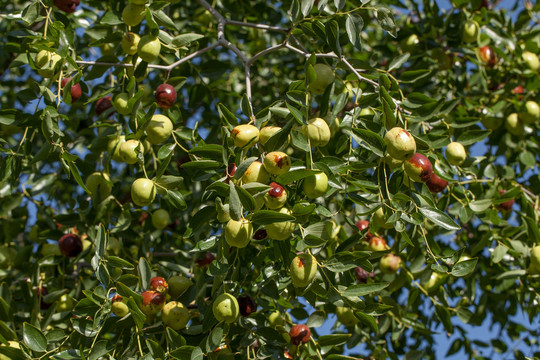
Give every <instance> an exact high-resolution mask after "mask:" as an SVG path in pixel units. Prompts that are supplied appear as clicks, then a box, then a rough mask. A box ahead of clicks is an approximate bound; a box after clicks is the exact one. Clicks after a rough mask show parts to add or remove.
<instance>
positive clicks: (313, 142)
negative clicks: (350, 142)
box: [302, 118, 332, 147]
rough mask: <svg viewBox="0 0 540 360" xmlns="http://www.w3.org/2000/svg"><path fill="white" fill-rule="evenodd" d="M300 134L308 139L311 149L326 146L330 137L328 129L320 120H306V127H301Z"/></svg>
mask: <svg viewBox="0 0 540 360" xmlns="http://www.w3.org/2000/svg"><path fill="white" fill-rule="evenodd" d="M302 133H303V134H304V135H305V136H306V137H307V138H308V139H309V145H310V146H312V147H319V146H326V144H328V142H329V141H330V137H331V136H332V133H331V132H330V127H329V126H328V124H327V123H326V121H325V120H324V119H321V118H314V119H310V120H308V121H307V125H303V126H302Z"/></svg>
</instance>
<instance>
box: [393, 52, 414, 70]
mask: <svg viewBox="0 0 540 360" xmlns="http://www.w3.org/2000/svg"><path fill="white" fill-rule="evenodd" d="M410 56H411V54H409V53H405V54H401V55H399V56H398V57H395V58H394V59H392V61H391V62H390V65H389V66H388V71H389V72H390V71H392V70H395V69H399V68H400V67H401V65H403V64H405V63H406V62H407V60H409V57H410Z"/></svg>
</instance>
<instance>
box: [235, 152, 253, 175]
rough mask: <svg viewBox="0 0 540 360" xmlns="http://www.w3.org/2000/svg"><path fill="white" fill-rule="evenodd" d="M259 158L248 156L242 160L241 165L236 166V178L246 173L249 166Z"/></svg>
mask: <svg viewBox="0 0 540 360" xmlns="http://www.w3.org/2000/svg"><path fill="white" fill-rule="evenodd" d="M257 159H258V158H257V157H254V156H252V157H250V158H247V159H246V160H244V161H242V162H241V163H240V165H238V167H237V168H236V172H235V173H234V178H235V179H236V180H239V179H240V178H241V177H242V175H244V173H245V172H246V170H247V169H248V167H249V166H250V165H251V164H252V163H253V162H254V161H256V160H257Z"/></svg>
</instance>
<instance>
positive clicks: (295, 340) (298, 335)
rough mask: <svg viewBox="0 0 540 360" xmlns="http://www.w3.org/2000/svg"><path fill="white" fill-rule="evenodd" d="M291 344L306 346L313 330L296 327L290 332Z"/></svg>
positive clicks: (301, 326) (300, 326)
mask: <svg viewBox="0 0 540 360" xmlns="http://www.w3.org/2000/svg"><path fill="white" fill-rule="evenodd" d="M289 336H290V337H291V344H293V345H300V344H306V343H307V342H308V341H309V338H310V337H311V330H309V328H308V327H307V326H306V325H303V324H302V325H294V326H293V327H292V328H291V330H290V331H289Z"/></svg>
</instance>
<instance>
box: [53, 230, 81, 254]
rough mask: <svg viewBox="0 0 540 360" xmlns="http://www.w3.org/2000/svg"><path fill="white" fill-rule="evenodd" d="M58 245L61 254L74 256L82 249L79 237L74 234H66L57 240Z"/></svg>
mask: <svg viewBox="0 0 540 360" xmlns="http://www.w3.org/2000/svg"><path fill="white" fill-rule="evenodd" d="M58 247H59V248H60V252H61V253H62V255H64V256H66V257H76V256H77V255H79V254H80V253H81V252H82V251H83V245H82V241H81V238H80V237H79V236H78V235H75V234H66V235H64V236H62V237H61V238H60V240H58Z"/></svg>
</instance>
